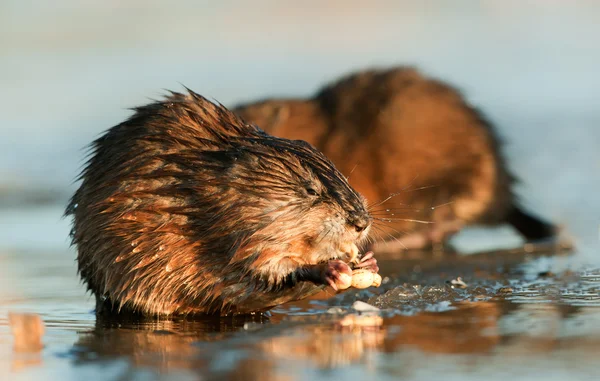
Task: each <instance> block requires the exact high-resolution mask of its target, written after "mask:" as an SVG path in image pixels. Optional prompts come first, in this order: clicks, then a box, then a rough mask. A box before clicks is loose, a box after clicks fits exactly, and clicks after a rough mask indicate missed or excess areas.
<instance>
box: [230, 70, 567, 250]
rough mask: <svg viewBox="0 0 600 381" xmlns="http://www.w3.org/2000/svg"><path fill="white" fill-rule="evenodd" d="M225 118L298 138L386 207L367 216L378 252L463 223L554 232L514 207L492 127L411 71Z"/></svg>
mask: <svg viewBox="0 0 600 381" xmlns="http://www.w3.org/2000/svg"><path fill="white" fill-rule="evenodd" d="M234 111H235V112H236V113H238V114H239V115H240V116H241V117H243V118H244V119H246V120H248V121H251V122H254V123H258V124H259V125H261V126H262V128H264V129H265V130H266V131H267V132H269V133H271V134H274V135H276V136H281V137H286V138H291V139H305V140H307V141H308V142H309V143H311V144H313V145H315V147H317V148H318V149H319V150H321V151H323V152H324V153H325V155H327V156H328V157H329V158H331V159H332V161H333V162H334V163H335V164H336V166H337V167H338V168H339V169H340V171H342V173H344V174H345V175H347V176H350V177H351V179H350V182H351V184H352V185H353V186H354V187H355V188H356V189H357V190H358V191H359V192H361V193H362V194H363V195H365V197H366V198H367V199H369V200H371V201H373V202H374V204H375V201H384V200H386V201H385V202H382V203H381V204H380V205H378V210H377V211H375V210H374V211H373V213H374V217H375V218H376V221H379V222H380V223H381V224H380V225H382V226H381V228H380V229H378V230H379V237H378V238H379V245H378V246H375V247H377V250H383V249H384V248H389V249H390V250H395V249H402V248H405V247H408V248H411V247H415V248H419V247H424V246H428V245H429V244H431V243H440V242H443V241H444V240H445V239H447V238H448V237H449V236H451V235H452V234H454V233H455V232H457V231H459V230H460V229H461V228H462V227H463V226H465V225H471V224H488V225H494V224H499V223H504V222H508V223H510V224H512V225H513V226H514V227H515V228H517V230H518V231H519V232H520V233H521V234H523V235H524V236H525V237H526V238H527V239H542V238H547V237H552V236H553V235H554V234H555V229H554V227H553V226H552V225H551V224H548V223H546V222H543V221H541V220H540V219H538V218H536V217H532V216H530V215H529V214H528V213H526V212H524V211H523V209H522V208H521V207H520V206H519V205H518V202H517V201H516V198H515V196H514V194H513V192H512V186H513V184H514V182H515V177H514V176H513V175H512V174H511V173H510V172H509V171H508V169H507V166H506V163H505V160H504V158H503V156H502V154H501V152H500V148H499V145H500V143H499V138H498V137H497V136H496V133H495V131H494V128H493V126H492V125H491V123H490V122H489V121H488V120H487V119H486V118H485V117H484V115H483V114H482V113H481V112H480V111H479V110H477V109H475V108H474V107H472V106H471V105H469V104H468V103H467V102H466V101H465V100H464V99H463V97H462V96H461V94H460V93H459V92H458V91H457V90H456V89H454V88H453V87H451V86H449V85H448V84H446V83H443V82H441V81H437V80H434V79H430V78H427V77H424V76H423V75H422V74H420V73H419V72H418V71H417V70H415V69H413V68H394V69H389V70H368V71H363V72H359V73H355V74H352V75H349V76H346V77H344V78H342V79H340V80H338V81H336V82H334V83H332V84H330V85H327V86H325V87H324V88H323V89H321V90H320V91H319V92H318V93H317V94H316V95H315V96H314V97H312V98H310V99H267V100H263V101H259V102H256V103H250V104H245V105H240V106H238V107H236V108H234ZM390 195H393V196H392V197H390ZM388 198H389V199H388ZM415 220H419V221H415ZM423 222H434V223H433V224H430V225H423V224H421V223H423ZM398 240H400V242H399V243H396V242H398ZM384 242H385V243H384Z"/></svg>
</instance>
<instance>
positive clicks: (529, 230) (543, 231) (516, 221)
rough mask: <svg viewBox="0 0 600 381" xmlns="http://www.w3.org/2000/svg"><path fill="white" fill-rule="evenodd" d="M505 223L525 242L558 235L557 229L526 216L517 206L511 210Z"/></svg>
mask: <svg viewBox="0 0 600 381" xmlns="http://www.w3.org/2000/svg"><path fill="white" fill-rule="evenodd" d="M507 222H508V223H509V224H511V225H512V226H513V227H514V228H515V229H517V231H518V232H519V233H521V234H522V235H523V236H524V237H525V238H526V239H527V241H539V240H545V239H550V238H555V237H556V236H557V235H558V230H559V229H558V227H556V226H555V225H553V224H551V223H548V222H546V221H543V220H541V219H540V218H538V217H534V216H532V215H530V214H528V213H527V212H525V211H523V209H522V208H521V207H519V206H514V207H513V208H512V210H511V211H510V212H509V214H508V216H507Z"/></svg>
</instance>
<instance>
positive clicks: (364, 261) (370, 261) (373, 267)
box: [355, 251, 379, 274]
mask: <svg viewBox="0 0 600 381" xmlns="http://www.w3.org/2000/svg"><path fill="white" fill-rule="evenodd" d="M355 267H356V268H359V269H365V270H369V271H371V272H372V273H375V274H377V273H378V272H379V266H377V259H375V257H374V254H373V252H372V251H369V252H368V253H366V254H365V255H364V256H363V257H362V258H361V259H360V262H358V264H356V265H355Z"/></svg>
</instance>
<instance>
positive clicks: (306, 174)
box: [66, 91, 378, 315]
mask: <svg viewBox="0 0 600 381" xmlns="http://www.w3.org/2000/svg"><path fill="white" fill-rule="evenodd" d="M81 180H82V183H81V185H80V187H79V189H77V191H76V192H75V194H74V195H73V197H72V199H71V201H70V204H69V206H68V207H67V211H66V214H67V215H71V216H72V217H73V227H72V231H71V235H72V242H73V244H74V245H75V246H76V247H77V252H78V254H77V262H78V271H79V273H80V275H81V278H82V279H83V280H84V282H85V283H86V284H87V287H88V289H90V290H91V291H92V292H93V293H94V295H95V296H96V300H97V312H98V313H111V312H118V311H120V312H124V311H126V312H134V313H139V314H142V315H175V314H221V315H225V314H233V313H250V312H257V311H264V310H267V309H269V308H271V307H273V306H276V305H278V304H281V303H284V302H287V301H291V300H297V299H301V298H305V297H307V296H309V295H311V294H314V293H316V292H318V291H319V290H321V289H323V287H324V286H325V285H331V286H332V287H333V288H336V284H337V283H336V282H337V281H338V280H339V279H340V276H341V274H347V275H350V274H351V269H350V265H349V264H351V263H353V264H354V266H355V267H362V268H367V269H370V270H371V271H373V272H377V270H378V267H377V261H376V260H375V258H373V254H372V253H367V254H365V255H364V256H362V257H359V255H358V248H357V244H360V242H362V241H364V240H365V238H366V237H367V234H368V232H369V229H370V226H371V223H372V217H371V216H370V214H369V212H368V209H367V205H366V203H365V199H364V198H363V197H362V196H361V195H360V194H358V193H357V192H356V191H354V189H353V188H352V187H350V185H349V184H348V182H347V181H346V178H345V177H344V176H342V174H341V173H340V172H339V171H338V170H337V169H336V168H335V167H334V165H333V164H332V162H331V161H330V160H329V159H327V158H326V157H325V156H324V155H323V154H322V153H321V152H319V151H318V150H316V149H315V148H313V147H312V146H311V145H309V144H308V143H306V142H302V141H295V140H287V139H282V138H276V137H273V136H271V135H268V134H266V133H264V132H263V131H262V130H261V129H259V128H258V127H255V126H253V125H250V124H247V123H245V122H243V121H242V120H241V119H239V118H238V117H237V116H236V115H234V114H233V113H231V112H230V111H229V110H227V109H226V108H224V107H223V106H221V105H217V104H214V103H211V102H209V101H208V100H206V99H205V98H203V97H202V96H200V95H198V94H196V93H194V92H191V91H190V92H189V94H187V95H184V94H180V93H172V94H171V95H170V96H168V97H167V98H166V99H164V100H163V101H158V102H155V103H151V104H149V105H146V106H143V107H138V108H136V109H135V114H134V115H133V116H132V117H131V118H130V119H128V120H127V121H125V122H123V123H121V124H119V125H117V126H115V127H113V128H111V129H109V130H108V131H107V132H106V133H105V134H104V135H103V136H101V137H100V138H99V139H97V140H96V141H95V142H94V143H93V145H92V149H91V157H90V159H89V161H88V163H87V165H86V167H85V168H84V170H83V172H82V173H81Z"/></svg>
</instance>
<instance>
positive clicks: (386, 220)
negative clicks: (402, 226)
mask: <svg viewBox="0 0 600 381" xmlns="http://www.w3.org/2000/svg"><path fill="white" fill-rule="evenodd" d="M373 219H374V220H377V221H384V222H393V221H404V222H416V223H419V224H435V222H434V221H424V220H415V219H412V218H375V217H374V218H373Z"/></svg>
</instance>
